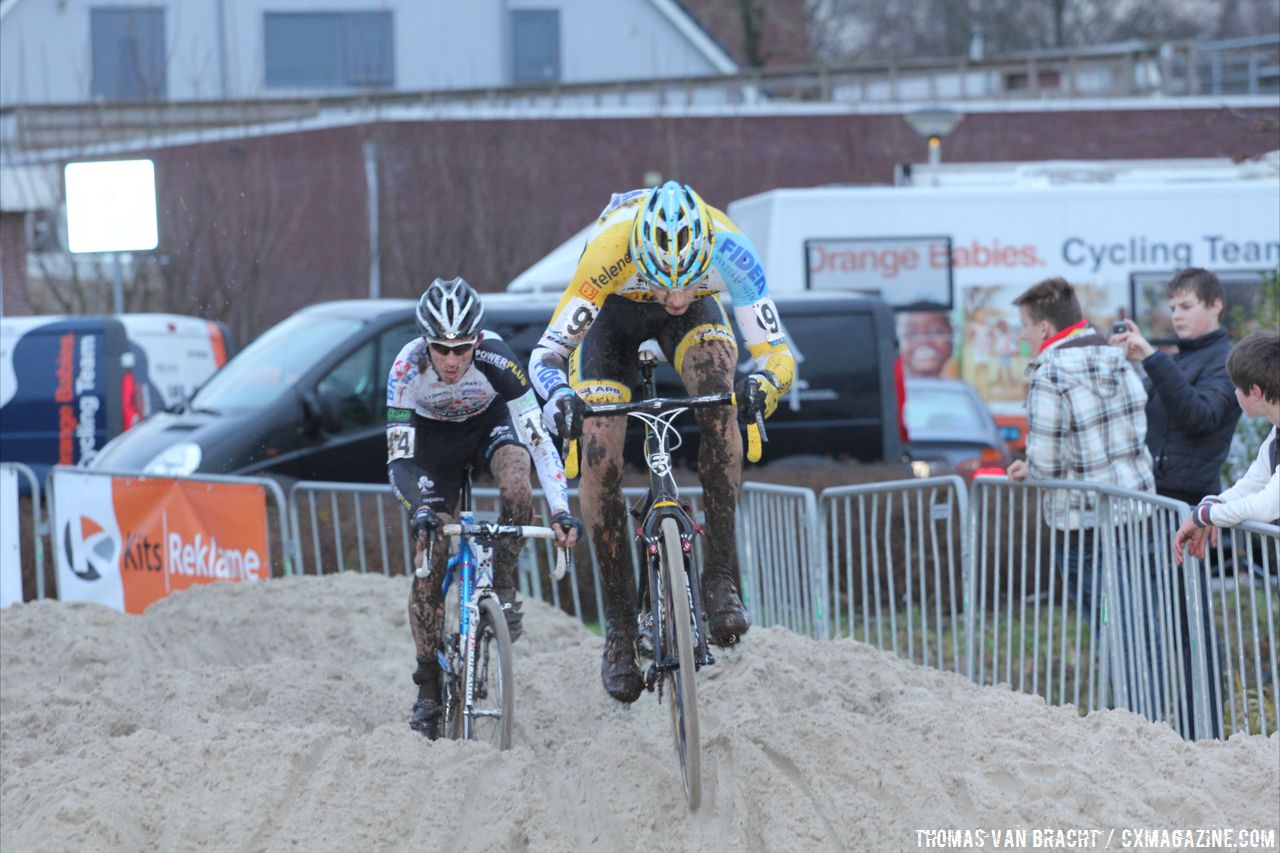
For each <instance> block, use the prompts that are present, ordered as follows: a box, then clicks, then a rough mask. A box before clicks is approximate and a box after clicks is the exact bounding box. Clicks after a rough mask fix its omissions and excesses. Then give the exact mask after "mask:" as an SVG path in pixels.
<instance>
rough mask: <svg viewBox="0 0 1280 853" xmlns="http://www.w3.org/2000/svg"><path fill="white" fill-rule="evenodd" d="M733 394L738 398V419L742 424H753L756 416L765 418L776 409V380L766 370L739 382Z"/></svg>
mask: <svg viewBox="0 0 1280 853" xmlns="http://www.w3.org/2000/svg"><path fill="white" fill-rule="evenodd" d="M734 394H735V395H737V398H738V417H739V418H741V419H742V422H743V423H747V424H749V423H752V422H754V421H755V419H756V415H757V414H762V415H764V416H765V417H766V418H767V417H769V416H770V415H772V414H773V412H774V410H775V409H777V408H778V396H779V394H778V380H777V378H776V377H774V375H773V374H772V373H770V372H769V371H767V370H765V371H761V372H759V373H753V374H751V375H750V376H746V377H744V378H742V379H741V380H739V382H738V387H737V388H735V389H734Z"/></svg>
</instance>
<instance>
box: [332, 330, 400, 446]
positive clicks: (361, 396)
mask: <svg viewBox="0 0 1280 853" xmlns="http://www.w3.org/2000/svg"><path fill="white" fill-rule="evenodd" d="M373 346H374V345H373V343H372V342H370V343H368V344H365V345H364V346H362V347H360V349H358V350H356V351H355V352H354V353H352V354H351V355H349V356H347V358H346V359H344V360H343V362H342V363H341V364H339V365H338V366H337V367H335V368H334V369H333V370H331V371H329V373H328V375H326V376H325V377H324V378H323V379H321V380H320V382H319V384H318V386H317V389H316V390H317V391H318V393H319V395H320V398H321V400H323V401H325V403H326V404H327V405H329V406H332V407H333V410H334V411H335V413H336V414H337V415H338V417H339V418H340V420H341V424H342V425H341V427H340V429H339V432H340V433H346V432H351V431H352V430H356V429H360V428H361V427H367V426H369V425H370V424H373V423H375V422H378V421H381V418H380V417H378V414H379V412H381V411H385V405H386V393H387V389H386V386H385V385H382V384H381V383H379V382H378V381H377V379H375V378H374V369H375V367H376V366H377V365H376V362H375V359H374V351H373Z"/></svg>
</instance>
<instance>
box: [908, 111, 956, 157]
mask: <svg viewBox="0 0 1280 853" xmlns="http://www.w3.org/2000/svg"><path fill="white" fill-rule="evenodd" d="M902 117H903V118H905V119H906V120H907V124H909V125H911V129H912V130H914V131H915V132H916V133H918V134H920V135H921V136H923V137H924V138H925V139H928V140H929V165H930V166H931V167H934V168H936V167H937V166H938V165H939V164H940V163H941V162H942V137H944V136H946V135H947V134H948V133H950V132H951V131H953V130H955V129H956V125H958V124H959V123H960V122H961V121H962V120H963V119H964V113H958V112H956V111H955V110H949V109H947V108H946V107H926V108H924V109H920V110H912V111H911V112H909V113H904V114H903V116H902Z"/></svg>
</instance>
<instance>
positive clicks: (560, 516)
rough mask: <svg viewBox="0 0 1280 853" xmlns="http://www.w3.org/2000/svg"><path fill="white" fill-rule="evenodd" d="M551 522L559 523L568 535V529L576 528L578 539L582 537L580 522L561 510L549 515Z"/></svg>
mask: <svg viewBox="0 0 1280 853" xmlns="http://www.w3.org/2000/svg"><path fill="white" fill-rule="evenodd" d="M551 523H552V524H558V525H560V528H561V529H562V530H564V532H565V535H566V536H567V535H569V532H570V531H574V530H576V531H577V533H578V539H579V540H581V539H582V537H583V527H582V522H581V521H579V520H578V519H577V518H575V517H574V516H572V515H569V513H567V512H565V511H563V510H561V511H560V512H557V513H556V514H555V515H553V516H551Z"/></svg>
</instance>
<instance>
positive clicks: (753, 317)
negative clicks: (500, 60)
mask: <svg viewBox="0 0 1280 853" xmlns="http://www.w3.org/2000/svg"><path fill="white" fill-rule="evenodd" d="M725 293H727V294H728V296H729V300H730V305H731V307H732V309H733V313H734V316H735V317H736V318H737V321H738V327H739V328H740V329H741V331H742V337H743V339H744V340H745V341H746V344H747V348H748V350H749V351H750V354H751V357H752V371H753V372H752V373H751V376H750V377H748V378H754V379H756V380H757V392H756V393H755V394H754V395H752V396H750V398H748V395H746V393H745V388H746V380H745V379H744V380H743V381H742V382H740V383H739V384H738V402H739V407H740V410H741V413H742V415H743V416H745V417H746V418H747V419H748V421H750V420H751V419H754V417H755V414H756V412H763V413H764V415H765V417H768V416H769V415H771V414H773V411H774V409H775V408H776V407H777V404H778V398H779V396H781V395H782V394H783V393H785V392H786V390H787V389H788V388H789V387H790V385H791V379H792V376H793V374H794V372H795V359H794V358H793V357H792V355H791V351H790V349H789V348H788V347H787V342H786V336H785V334H784V333H783V331H782V325H781V323H780V322H779V320H778V313H777V308H776V307H775V306H774V303H773V300H772V299H771V298H770V297H769V291H768V288H767V287H766V286H765V277H764V269H763V267H762V266H761V265H760V260H759V257H758V255H757V254H756V251H755V247H754V246H752V244H751V241H750V240H749V239H748V238H747V236H746V235H745V234H743V233H742V232H741V231H740V230H739V229H738V227H737V226H735V225H734V224H733V222H732V221H730V220H729V218H728V217H727V216H725V215H724V214H723V213H721V212H720V211H719V210H716V209H715V208H713V207H710V206H708V205H707V204H705V203H704V202H703V201H702V199H701V198H700V197H699V196H698V194H697V193H695V192H694V191H693V190H692V189H691V188H689V187H688V186H687V185H681V184H678V183H676V182H674V181H668V182H667V183H666V184H663V185H662V186H660V187H653V188H652V189H640V190H633V191H631V192H627V193H621V194H616V195H614V196H613V198H612V200H611V201H610V202H609V205H608V206H607V207H606V208H605V209H604V211H603V212H602V213H601V214H600V217H599V219H598V220H597V221H596V225H595V228H594V229H593V230H592V232H591V235H590V237H589V238H588V241H587V245H586V248H585V250H584V251H583V253H582V257H581V259H580V260H579V261H578V268H577V271H576V272H575V273H574V277H573V280H572V281H571V282H570V284H569V287H568V289H567V290H566V291H565V293H564V296H563V297H562V298H561V300H560V304H559V305H558V306H557V307H556V311H555V314H554V316H553V317H552V318H551V323H550V325H548V327H547V329H546V331H545V332H544V333H543V335H542V338H541V340H540V341H539V342H538V346H537V347H536V348H535V349H534V351H533V355H532V356H531V358H530V361H529V376H530V379H531V380H532V382H533V385H534V387H535V388H536V389H537V391H538V393H539V395H541V396H542V397H543V398H544V399H546V401H547V402H546V404H545V405H544V407H543V417H544V419H545V421H546V422H547V425H548V427H550V428H551V429H553V430H554V431H556V432H557V433H558V434H562V435H563V434H564V433H565V432H566V431H567V432H568V433H569V436H570V437H576V436H577V435H578V434H579V431H581V435H582V441H581V444H582V453H581V456H582V482H581V497H582V514H583V518H584V519H585V521H586V523H587V526H588V527H589V528H590V531H591V536H592V539H593V541H594V542H595V546H596V552H597V555H598V557H599V560H600V570H601V573H602V576H603V583H604V602H605V628H606V635H605V648H604V658H603V661H602V662H601V666H600V672H601V678H602V680H603V681H604V686H605V690H607V691H608V692H609V695H611V696H612V697H613V698H614V699H617V700H618V701H620V702H634V701H635V700H636V698H638V697H639V695H640V692H641V690H643V688H644V679H643V676H642V675H641V671H640V664H639V659H638V657H637V652H636V636H637V625H636V592H635V580H634V578H633V576H632V573H631V567H630V564H629V562H628V560H627V559H626V551H625V549H626V540H625V533H624V529H625V528H626V526H627V525H626V504H625V503H624V501H623V498H622V446H623V440H624V438H625V432H626V423H625V419H619V418H593V419H591V420H589V421H587V422H586V423H585V424H584V423H583V422H582V414H583V412H584V410H585V406H586V405H587V404H599V403H616V402H627V401H629V400H630V399H631V388H632V386H633V384H634V383H635V379H636V374H637V370H638V366H639V361H638V355H637V350H638V348H639V346H640V344H642V343H643V342H644V341H646V340H649V339H655V340H656V341H657V343H658V345H659V347H660V348H661V349H662V352H663V354H664V355H665V356H666V358H667V360H668V361H669V362H670V363H671V364H672V365H673V366H674V367H675V369H676V372H677V373H679V374H680V377H681V379H682V380H683V381H684V384H685V387H686V388H687V389H688V391H689V393H690V394H695V395H701V394H716V393H722V392H725V391H728V390H730V389H731V388H733V380H734V372H735V368H736V366H737V363H738V348H737V343H736V341H735V340H734V336H733V331H732V329H731V328H730V326H729V318H728V315H727V314H726V312H725V306H724V305H723V304H722V302H721V299H722V294H725ZM696 416H697V419H698V426H699V430H700V432H701V438H702V440H701V444H700V447H699V450H698V475H699V478H700V479H701V481H702V487H703V502H704V506H705V509H706V515H707V528H708V530H707V545H708V547H707V563H706V567H705V570H704V572H703V574H702V602H703V605H704V607H705V609H706V612H707V618H708V627H709V636H710V640H711V642H713V643H716V644H718V645H731V644H733V643H736V642H737V641H738V639H739V638H740V637H741V636H742V635H743V634H745V633H746V631H747V629H748V627H749V626H750V622H749V620H748V618H747V613H746V610H745V608H744V607H743V606H742V599H741V597H740V596H739V594H738V582H737V560H736V554H735V546H734V516H735V514H736V512H737V500H738V489H739V485H740V483H741V479H742V436H741V434H740V433H739V431H738V425H737V422H736V420H735V413H734V412H733V411H732V410H731V409H729V408H728V407H715V408H706V409H698V410H696Z"/></svg>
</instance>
